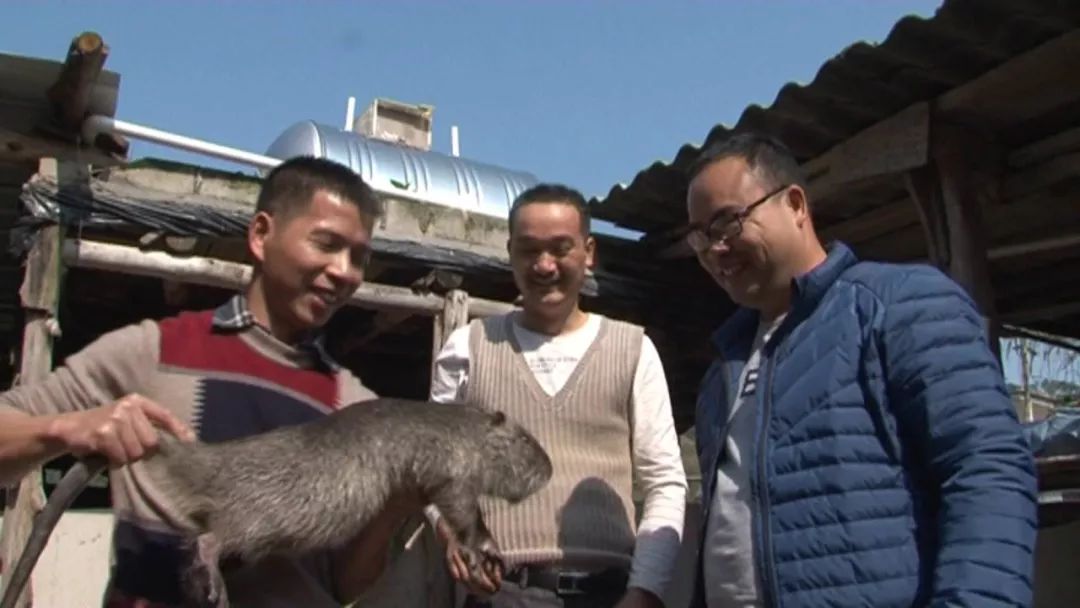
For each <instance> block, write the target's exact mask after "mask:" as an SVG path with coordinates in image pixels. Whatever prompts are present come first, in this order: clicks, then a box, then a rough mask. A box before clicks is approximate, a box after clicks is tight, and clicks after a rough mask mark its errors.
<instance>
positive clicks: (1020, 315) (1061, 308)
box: [1001, 301, 1080, 325]
mask: <svg viewBox="0 0 1080 608" xmlns="http://www.w3.org/2000/svg"><path fill="white" fill-rule="evenodd" d="M1077 313H1080V301H1073V302H1063V303H1061V304H1051V305H1048V306H1037V307H1032V308H1023V309H1018V310H1013V311H1009V312H1006V313H1003V314H1002V315H1001V320H1002V321H1004V322H1007V323H1013V324H1016V325H1023V324H1025V323H1033V322H1035V321H1046V320H1049V319H1057V318H1058V317H1065V316H1069V315H1074V314H1077Z"/></svg>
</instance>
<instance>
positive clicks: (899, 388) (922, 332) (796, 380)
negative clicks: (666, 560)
mask: <svg viewBox="0 0 1080 608" xmlns="http://www.w3.org/2000/svg"><path fill="white" fill-rule="evenodd" d="M687 199H688V205H689V214H690V220H691V224H690V227H689V231H688V236H687V240H688V242H689V243H690V244H691V246H692V247H693V248H694V250H695V251H696V252H697V255H698V259H699V261H700V263H701V265H702V266H703V267H704V268H705V269H706V270H707V271H708V272H709V274H710V275H712V277H713V278H714V279H715V280H716V281H717V282H718V283H719V284H720V286H721V287H722V288H723V289H724V290H725V291H726V292H727V293H728V294H729V295H730V297H731V298H732V299H733V300H734V301H735V302H736V303H737V304H739V305H740V307H739V309H738V310H737V312H736V313H734V314H733V315H732V317H731V318H730V319H728V320H727V321H726V322H725V323H724V324H723V325H722V326H721V327H720V328H719V330H718V331H717V332H716V334H715V335H714V337H713V342H714V345H715V347H716V349H717V351H718V357H717V359H716V361H715V362H714V363H713V364H712V366H711V367H710V368H709V370H708V372H707V373H706V375H705V378H704V380H703V382H702V386H701V391H700V395H699V398H698V405H697V424H696V431H697V447H698V458H699V459H700V463H701V472H702V504H703V506H704V510H705V515H704V525H703V529H702V539H703V540H702V545H701V553H700V558H699V563H698V565H699V570H698V581H699V583H698V585H697V590H696V598H695V605H696V606H708V607H709V608H714V607H724V608H727V607H743V606H783V607H790V606H872V607H875V608H890V607H894V606H896V607H899V606H905V607H906V606H935V607H937V606H980V607H995V606H1028V605H1030V604H1031V601H1032V576H1033V562H1034V556H1033V552H1034V545H1035V535H1036V530H1037V512H1036V508H1037V503H1036V481H1035V472H1034V463H1033V458H1032V455H1031V453H1030V450H1029V448H1028V446H1027V444H1026V443H1025V441H1024V439H1023V436H1022V435H1021V429H1020V425H1019V423H1018V421H1017V418H1016V414H1015V412H1014V410H1013V406H1012V403H1011V401H1010V399H1009V395H1008V393H1007V392H1006V390H1005V386H1004V380H1003V378H1002V375H1001V370H1000V366H999V363H998V361H997V359H996V358H995V356H994V355H993V353H992V351H991V349H990V348H989V347H988V343H987V340H986V337H985V332H984V329H983V325H982V319H981V317H980V315H979V313H978V311H977V310H976V308H975V306H974V304H973V302H972V300H971V299H970V298H969V297H968V296H967V294H966V293H965V292H964V291H963V289H962V288H960V286H958V285H957V284H956V283H954V282H953V281H952V280H950V279H949V278H948V277H946V276H945V275H944V274H943V273H941V272H940V271H938V270H937V269H934V268H931V267H928V266H924V265H894V264H880V263H870V262H860V261H858V260H857V259H856V258H855V256H854V255H853V254H852V252H851V250H850V249H848V248H847V247H846V246H844V245H843V244H841V243H834V244H832V245H831V246H829V247H828V248H826V247H823V246H822V245H821V243H820V241H819V240H818V239H817V237H816V235H815V232H814V228H813V223H812V221H811V217H810V207H809V205H810V203H809V201H808V200H807V195H806V190H805V186H804V180H803V178H802V177H801V175H800V171H799V167H798V165H797V163H796V162H795V160H794V159H793V158H792V156H791V154H790V153H789V152H788V151H787V150H786V149H785V148H784V146H783V145H782V144H780V143H779V142H775V141H773V140H771V139H769V138H766V137H761V136H755V135H737V136H734V137H732V138H730V139H728V140H726V141H724V142H721V143H719V144H717V145H716V146H714V147H713V148H710V149H708V150H706V151H705V152H703V154H702V156H701V158H700V159H699V161H698V163H697V164H696V166H695V167H694V169H693V170H692V173H691V181H690V186H689V191H688V195H687Z"/></svg>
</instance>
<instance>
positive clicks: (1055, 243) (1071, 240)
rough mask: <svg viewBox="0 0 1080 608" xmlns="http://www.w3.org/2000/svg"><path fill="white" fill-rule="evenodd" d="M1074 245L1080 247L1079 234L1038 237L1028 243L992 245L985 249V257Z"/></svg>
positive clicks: (1058, 249)
mask: <svg viewBox="0 0 1080 608" xmlns="http://www.w3.org/2000/svg"><path fill="white" fill-rule="evenodd" d="M1074 247H1080V235H1076V234H1073V235H1069V236H1060V237H1053V238H1048V239H1040V240H1037V241H1031V242H1028V243H1017V244H1015V245H1005V246H1003V247H994V248H992V249H990V250H989V251H987V257H988V258H989V259H991V260H1000V259H1004V258H1011V257H1018V256H1022V255H1030V254H1033V253H1047V252H1051V251H1060V250H1063V249H1071V248H1074Z"/></svg>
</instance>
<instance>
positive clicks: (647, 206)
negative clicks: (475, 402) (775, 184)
mask: <svg viewBox="0 0 1080 608" xmlns="http://www.w3.org/2000/svg"><path fill="white" fill-rule="evenodd" d="M1078 26H1080V2H1076V1H1075V0H946V1H945V2H944V3H943V5H942V6H941V7H940V8H939V9H938V10H937V11H936V13H935V14H934V16H933V17H931V18H928V19H923V18H920V17H915V16H909V17H905V18H903V19H900V20H899V21H898V22H897V23H896V24H895V25H894V26H893V28H892V30H891V31H890V33H889V35H888V36H887V37H886V39H885V40H884V41H883V42H881V43H880V44H869V43H866V42H859V43H856V44H853V45H851V46H849V47H847V48H846V49H844V50H843V51H842V52H840V53H839V54H838V55H836V56H834V57H833V58H831V59H829V60H828V61H826V62H825V63H824V64H823V65H822V66H821V68H820V69H819V70H818V73H817V74H816V76H815V77H814V79H813V80H812V81H811V82H810V83H809V84H806V85H799V84H796V83H793V82H789V83H787V84H785V85H784V86H783V87H782V88H781V89H780V91H779V92H778V94H777V96H776V99H775V101H774V102H773V104H772V105H771V106H769V107H767V108H762V107H760V106H758V105H751V106H749V107H747V108H746V109H745V110H744V111H743V113H742V115H741V116H740V117H739V120H738V121H737V122H736V123H735V125H734V126H732V127H727V126H724V125H717V126H715V127H714V128H713V129H712V130H711V131H710V132H709V134H708V135H707V136H706V137H705V140H704V141H703V142H702V144H701V145H700V146H695V145H692V144H686V145H683V146H682V147H681V148H680V149H679V151H678V152H677V153H676V155H675V157H674V158H673V159H672V160H671V161H670V162H656V163H654V164H653V165H652V166H650V167H648V168H646V169H644V170H642V171H641V172H639V173H638V174H637V175H636V176H635V177H634V179H633V181H632V182H631V183H630V184H629V185H628V186H626V187H622V186H618V185H617V186H615V187H613V188H612V189H611V190H610V192H609V193H608V195H607V196H606V197H604V198H603V199H600V200H594V201H592V205H593V213H594V214H595V216H596V217H598V218H602V219H606V220H610V221H612V222H614V223H616V224H618V225H621V226H623V227H626V228H630V229H633V230H640V231H642V232H646V233H649V232H655V231H661V230H665V229H669V228H671V227H673V226H675V225H678V224H680V223H682V222H684V221H685V218H686V212H685V208H684V204H683V201H684V197H685V190H686V180H685V177H684V172H685V170H686V168H687V167H688V165H689V164H690V163H691V162H692V161H693V159H694V158H696V157H697V155H698V154H699V152H700V151H701V149H702V148H704V147H706V146H708V145H709V144H711V143H713V142H715V141H717V140H719V139H722V138H724V137H726V136H728V135H729V134H730V133H732V132H737V131H741V130H749V129H753V130H759V131H764V132H767V133H770V134H772V135H774V136H777V137H779V138H780V139H781V140H782V141H784V142H785V143H786V144H787V145H788V146H790V147H791V149H792V151H793V152H794V153H795V154H796V156H797V157H798V158H799V159H800V160H801V161H807V160H810V159H812V158H814V157H816V156H818V155H820V154H822V153H824V152H826V151H827V150H829V149H830V148H831V147H833V146H834V145H836V144H837V143H839V142H841V141H843V140H844V139H846V138H848V137H850V136H852V135H854V134H855V133H857V132H859V131H861V130H862V129H864V128H866V127H869V126H871V125H873V124H875V123H877V122H879V121H881V120H883V119H885V118H887V117H889V116H891V115H893V114H895V113H896V112H898V111H900V110H902V109H904V108H906V107H908V106H910V105H911V104H913V103H916V102H918V101H923V100H928V99H932V98H935V97H937V96H939V95H941V94H943V93H945V92H946V91H948V90H950V89H952V88H955V87H956V86H958V85H960V84H963V83H965V82H967V81H969V80H971V79H973V78H975V77H977V76H979V75H981V74H983V73H985V72H986V71H988V70H990V69H992V68H994V67H996V66H998V65H1000V64H1002V63H1004V62H1005V61H1007V60H1008V59H1010V58H1011V57H1014V56H1016V55H1018V54H1020V53H1023V52H1025V51H1028V50H1030V49H1032V48H1034V47H1036V46H1038V45H1039V44H1041V43H1043V42H1046V41H1048V40H1051V39H1053V38H1056V37H1058V36H1060V35H1062V34H1064V33H1066V32H1068V31H1070V30H1073V29H1075V28H1077V27H1078Z"/></svg>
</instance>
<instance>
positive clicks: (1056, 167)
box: [1002, 152, 1080, 203]
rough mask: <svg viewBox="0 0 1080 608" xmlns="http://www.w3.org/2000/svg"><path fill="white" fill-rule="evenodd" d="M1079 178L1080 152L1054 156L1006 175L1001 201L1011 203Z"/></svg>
mask: <svg viewBox="0 0 1080 608" xmlns="http://www.w3.org/2000/svg"><path fill="white" fill-rule="evenodd" d="M1076 177H1080V152H1073V153H1070V154H1062V155H1059V156H1055V157H1052V158H1050V159H1049V160H1047V161H1046V162H1043V163H1041V164H1038V165H1034V166H1030V167H1027V168H1025V169H1023V170H1020V171H1015V172H1013V173H1010V174H1008V176H1007V177H1006V178H1005V182H1004V184H1002V199H1003V202H1005V203H1011V202H1012V201H1014V200H1017V199H1020V198H1021V197H1025V196H1028V195H1031V194H1034V193H1038V192H1039V191H1041V190H1046V189H1048V188H1049V187H1051V186H1054V185H1055V184H1059V183H1061V182H1063V181H1065V180H1068V179H1074V178H1076Z"/></svg>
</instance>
